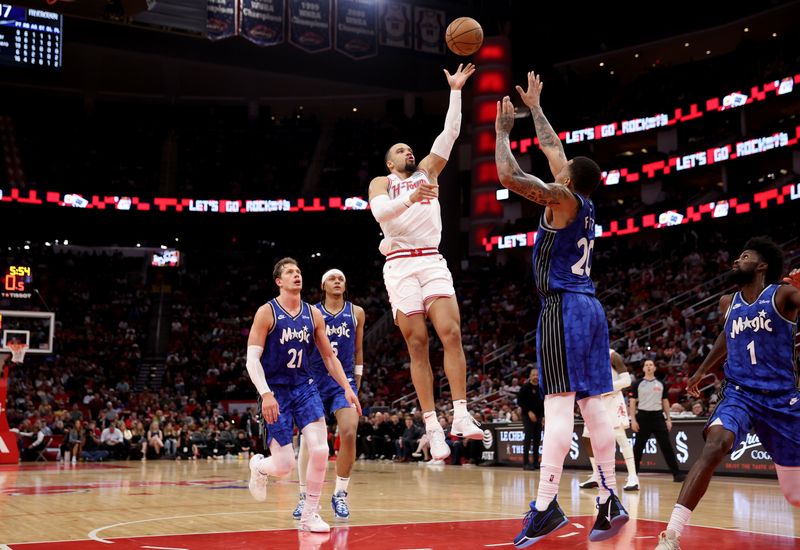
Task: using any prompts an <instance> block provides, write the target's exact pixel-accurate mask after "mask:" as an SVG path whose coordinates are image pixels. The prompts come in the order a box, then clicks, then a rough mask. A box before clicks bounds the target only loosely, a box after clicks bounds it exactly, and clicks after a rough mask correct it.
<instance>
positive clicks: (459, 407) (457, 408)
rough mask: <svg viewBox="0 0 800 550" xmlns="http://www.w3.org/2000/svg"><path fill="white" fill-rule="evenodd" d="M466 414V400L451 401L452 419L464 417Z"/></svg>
mask: <svg viewBox="0 0 800 550" xmlns="http://www.w3.org/2000/svg"><path fill="white" fill-rule="evenodd" d="M467 414H468V413H467V400H466V399H457V400H455V401H453V417H455V418H458V417H460V416H466V415H467Z"/></svg>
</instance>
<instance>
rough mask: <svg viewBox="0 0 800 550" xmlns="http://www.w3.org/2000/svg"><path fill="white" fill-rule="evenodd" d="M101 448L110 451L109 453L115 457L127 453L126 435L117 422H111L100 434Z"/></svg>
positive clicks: (121, 456) (122, 456)
mask: <svg viewBox="0 0 800 550" xmlns="http://www.w3.org/2000/svg"><path fill="white" fill-rule="evenodd" d="M100 448H101V449H103V450H105V451H108V454H109V455H110V456H112V457H113V458H124V457H125V456H126V455H127V453H126V452H125V437H124V436H123V434H122V430H120V429H119V428H118V427H117V426H116V425H115V424H113V423H111V424H109V425H108V426H106V428H105V429H104V430H103V433H101V434H100Z"/></svg>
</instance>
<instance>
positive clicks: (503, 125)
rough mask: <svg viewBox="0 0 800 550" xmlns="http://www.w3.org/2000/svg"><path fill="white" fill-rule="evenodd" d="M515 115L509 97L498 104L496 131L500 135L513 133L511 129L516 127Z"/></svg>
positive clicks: (495, 122)
mask: <svg viewBox="0 0 800 550" xmlns="http://www.w3.org/2000/svg"><path fill="white" fill-rule="evenodd" d="M514 114H515V113H514V105H513V104H512V103H511V99H510V98H509V97H508V96H505V97H504V98H503V99H502V101H498V102H497V118H496V119H495V121H494V129H495V131H496V132H497V133H498V134H501V133H503V134H508V133H510V132H511V128H513V127H514Z"/></svg>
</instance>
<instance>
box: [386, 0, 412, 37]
mask: <svg viewBox="0 0 800 550" xmlns="http://www.w3.org/2000/svg"><path fill="white" fill-rule="evenodd" d="M378 19H379V22H380V28H379V41H380V44H381V46H392V47H394V48H410V47H411V46H412V45H413V40H414V26H413V24H412V23H413V21H412V19H411V4H407V3H405V2H390V1H386V2H380V15H379V18H378Z"/></svg>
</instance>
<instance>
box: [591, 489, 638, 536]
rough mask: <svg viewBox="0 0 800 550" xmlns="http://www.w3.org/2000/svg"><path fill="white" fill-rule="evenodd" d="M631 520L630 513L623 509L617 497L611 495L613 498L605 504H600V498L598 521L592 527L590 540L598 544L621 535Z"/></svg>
mask: <svg viewBox="0 0 800 550" xmlns="http://www.w3.org/2000/svg"><path fill="white" fill-rule="evenodd" d="M629 519H630V517H629V516H628V511H627V510H625V508H623V507H622V503H621V502H620V501H619V499H618V498H617V495H615V494H614V493H611V496H610V497H608V500H606V501H605V502H604V503H603V504H600V497H598V498H597V519H596V520H595V522H594V527H592V532H591V533H589V540H590V541H592V542H597V541H601V540H606V539H610V538H611V537H613V536H614V535H616V534H617V533H619V530H620V529H622V527H623V526H624V525H625V524H626V523H628V520H629Z"/></svg>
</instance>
